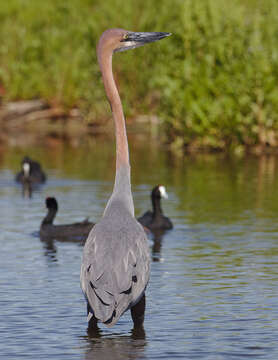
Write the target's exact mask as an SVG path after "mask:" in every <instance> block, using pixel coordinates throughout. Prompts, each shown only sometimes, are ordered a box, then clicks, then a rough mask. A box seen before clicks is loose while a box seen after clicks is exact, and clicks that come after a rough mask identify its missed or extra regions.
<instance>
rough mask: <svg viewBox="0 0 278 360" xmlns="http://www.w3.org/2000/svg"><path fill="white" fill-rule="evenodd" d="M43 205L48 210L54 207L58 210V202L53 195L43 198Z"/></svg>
mask: <svg viewBox="0 0 278 360" xmlns="http://www.w3.org/2000/svg"><path fill="white" fill-rule="evenodd" d="M45 205H46V207H47V208H48V209H49V210H50V209H54V210H56V211H57V210H58V203H57V201H56V199H55V198H54V197H48V198H46V199H45Z"/></svg>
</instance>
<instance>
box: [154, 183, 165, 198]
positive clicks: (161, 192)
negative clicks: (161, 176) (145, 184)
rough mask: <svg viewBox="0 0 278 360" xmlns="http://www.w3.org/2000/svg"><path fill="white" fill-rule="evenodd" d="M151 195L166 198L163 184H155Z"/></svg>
mask: <svg viewBox="0 0 278 360" xmlns="http://www.w3.org/2000/svg"><path fill="white" fill-rule="evenodd" d="M152 197H156V198H159V199H161V198H164V199H168V194H167V192H166V188H165V186H163V185H157V186H155V187H154V188H153V190H152Z"/></svg>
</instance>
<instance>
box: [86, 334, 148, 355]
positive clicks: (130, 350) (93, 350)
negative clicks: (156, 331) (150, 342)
mask: <svg viewBox="0 0 278 360" xmlns="http://www.w3.org/2000/svg"><path fill="white" fill-rule="evenodd" d="M87 334H88V336H85V337H84V339H85V340H86V341H87V349H86V353H85V356H84V359H85V360H93V359H94V360H96V359H97V360H107V359H113V360H127V359H133V360H135V359H144V358H145V356H144V349H145V346H146V344H147V342H146V334H145V331H144V329H143V328H140V329H135V328H134V329H133V330H131V333H130V335H129V336H128V335H123V336H120V335H117V336H115V335H114V336H113V335H111V336H109V337H108V336H107V333H106V334H105V335H104V334H103V333H102V331H101V330H100V329H97V330H95V331H92V330H89V329H88V330H87Z"/></svg>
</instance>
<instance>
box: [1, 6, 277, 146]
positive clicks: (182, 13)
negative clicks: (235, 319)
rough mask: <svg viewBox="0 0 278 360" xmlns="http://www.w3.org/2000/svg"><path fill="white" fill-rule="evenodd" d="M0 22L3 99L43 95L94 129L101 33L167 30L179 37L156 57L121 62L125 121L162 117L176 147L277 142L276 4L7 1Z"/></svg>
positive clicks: (101, 101) (100, 104) (101, 100)
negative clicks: (73, 111)
mask: <svg viewBox="0 0 278 360" xmlns="http://www.w3.org/2000/svg"><path fill="white" fill-rule="evenodd" d="M0 20H1V21H0V36H1V39H2V41H1V43H0V84H1V85H2V86H3V87H4V89H5V93H4V98H3V101H9V100H15V99H31V98H37V97H42V98H45V99H47V100H48V101H49V102H50V103H54V104H61V105H63V106H64V107H68V108H71V107H74V106H78V107H79V108H80V109H81V111H82V113H83V114H84V115H85V116H86V118H87V120H88V122H91V123H94V122H96V121H99V120H100V119H103V118H104V117H105V118H106V117H108V116H109V112H108V111H107V110H108V107H107V104H106V100H105V97H104V94H103V87H102V83H101V81H100V73H99V70H98V67H97V61H96V51H95V46H96V41H97V39H98V37H99V35H100V34H101V33H102V31H103V30H105V29H106V28H108V27H123V28H127V29H131V30H134V31H160V30H161V29H164V30H166V31H170V32H172V33H173V34H174V35H173V36H172V38H171V41H167V42H162V43H161V44H160V43H159V44H156V47H159V51H157V49H156V48H154V47H152V48H151V49H149V48H148V49H144V48H142V49H137V50H136V52H137V53H136V56H132V54H130V53H126V54H125V55H123V56H121V59H120V61H119V60H118V58H119V57H117V56H115V59H114V71H115V73H116V74H118V77H120V78H121V84H120V91H121V92H122V93H123V94H125V96H124V99H123V100H124V107H125V112H126V113H127V115H128V116H136V115H141V114H144V113H147V114H148V115H155V116H158V117H159V119H160V123H161V124H162V127H163V130H164V131H163V134H164V139H165V141H167V142H168V143H169V144H171V147H172V148H173V149H184V148H186V147H188V148H190V149H192V148H200V147H209V148H215V149H218V148H221V149H223V148H227V147H228V148H234V147H238V146H241V145H247V146H254V145H257V144H262V145H271V146H276V145H277V141H278V140H277V139H278V138H277V131H278V88H277V78H278V74H277V73H278V66H277V65H278V38H277V33H278V21H277V20H278V3H277V1H275V0H266V1H264V2H261V1H258V0H244V1H239V0H234V1H232V2H228V3H227V2H226V1H225V0H202V1H194V0H183V1H181V0H173V1H171V2H169V1H166V0H161V1H160V3H159V10H157V3H156V2H155V0H150V1H148V2H138V1H137V2H135V1H131V2H126V1H125V2H124V1H123V0H118V1H117V2H112V1H111V0H107V1H105V2H104V1H99V0H94V1H93V0H60V1H56V0H48V1H42V0H26V1H22V0H10V1H8V2H4V1H2V2H1V4H0ZM3 39H4V41H3ZM156 57H158V58H156ZM130 62H132V63H133V65H132V67H131V66H129V64H130ZM142 62H143V63H144V66H142V65H141V63H142ZM153 63H155V64H156V66H155V67H153V66H152V64H153ZM137 65H138V66H137ZM137 67H138V69H140V71H136V70H134V69H136V68H137ZM143 68H144V71H143V72H142V69H143ZM116 77H117V76H116ZM88 85H90V86H88Z"/></svg>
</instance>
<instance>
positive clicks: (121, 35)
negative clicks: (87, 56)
mask: <svg viewBox="0 0 278 360" xmlns="http://www.w3.org/2000/svg"><path fill="white" fill-rule="evenodd" d="M170 35H171V33H167V32H133V31H127V30H123V29H109V30H106V31H105V32H104V33H103V34H102V35H101V38H100V40H99V44H98V48H100V47H102V46H105V47H106V48H107V49H109V50H111V51H112V52H118V51H125V50H129V49H134V48H136V47H139V46H142V45H145V44H147V43H150V42H154V41H157V40H161V39H163V38H165V37H166V36H170Z"/></svg>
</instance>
